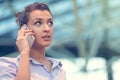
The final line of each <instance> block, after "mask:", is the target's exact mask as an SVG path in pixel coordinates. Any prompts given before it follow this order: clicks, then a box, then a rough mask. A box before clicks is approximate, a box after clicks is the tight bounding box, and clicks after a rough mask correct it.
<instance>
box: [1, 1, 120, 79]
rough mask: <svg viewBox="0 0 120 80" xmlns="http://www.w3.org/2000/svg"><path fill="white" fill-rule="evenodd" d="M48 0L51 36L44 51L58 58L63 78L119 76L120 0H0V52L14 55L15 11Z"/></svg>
mask: <svg viewBox="0 0 120 80" xmlns="http://www.w3.org/2000/svg"><path fill="white" fill-rule="evenodd" d="M36 1H37V2H42V3H46V4H48V6H49V7H50V9H51V11H52V13H53V16H54V29H55V31H54V37H53V42H52V44H51V46H50V47H48V48H47V50H46V55H47V56H50V57H54V58H58V59H60V60H61V61H62V63H63V65H64V66H63V67H64V69H65V70H66V73H67V80H120V77H119V76H120V70H119V68H120V60H119V56H120V36H119V34H120V0H0V56H1V57H2V56H9V57H15V56H17V55H18V54H19V53H18V50H17V47H16V45H15V41H16V36H17V31H18V27H17V24H16V22H15V14H16V13H17V12H19V11H21V10H23V8H24V7H25V6H26V5H28V4H31V3H33V2H36Z"/></svg>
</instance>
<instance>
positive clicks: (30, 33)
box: [25, 32, 35, 37]
mask: <svg viewBox="0 0 120 80" xmlns="http://www.w3.org/2000/svg"><path fill="white" fill-rule="evenodd" d="M29 35H33V36H34V35H35V33H33V32H29V33H26V34H25V37H28V36H29Z"/></svg>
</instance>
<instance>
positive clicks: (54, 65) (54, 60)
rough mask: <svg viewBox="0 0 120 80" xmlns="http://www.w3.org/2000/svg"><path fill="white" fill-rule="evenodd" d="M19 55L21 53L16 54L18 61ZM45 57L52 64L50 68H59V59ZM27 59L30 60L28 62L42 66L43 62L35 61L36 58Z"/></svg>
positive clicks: (60, 64)
mask: <svg viewBox="0 0 120 80" xmlns="http://www.w3.org/2000/svg"><path fill="white" fill-rule="evenodd" d="M20 57H21V55H18V56H17V60H18V62H19V61H20ZM47 59H48V60H49V61H50V62H51V64H52V69H54V68H56V67H58V68H61V67H62V63H61V62H60V61H59V60H57V59H54V58H50V57H47ZM29 60H30V63H33V64H36V65H41V66H43V64H41V63H39V62H38V61H36V60H34V59H32V58H30V59H29Z"/></svg>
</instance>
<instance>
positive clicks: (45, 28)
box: [43, 25, 50, 33]
mask: <svg viewBox="0 0 120 80" xmlns="http://www.w3.org/2000/svg"><path fill="white" fill-rule="evenodd" d="M43 32H47V33H48V32H50V27H49V26H48V25H44V29H43Z"/></svg>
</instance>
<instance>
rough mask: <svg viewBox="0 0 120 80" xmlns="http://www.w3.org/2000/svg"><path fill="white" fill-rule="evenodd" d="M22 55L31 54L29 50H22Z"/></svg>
mask: <svg viewBox="0 0 120 80" xmlns="http://www.w3.org/2000/svg"><path fill="white" fill-rule="evenodd" d="M20 53H21V54H22V55H24V54H26V55H29V51H22V52H20Z"/></svg>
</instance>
